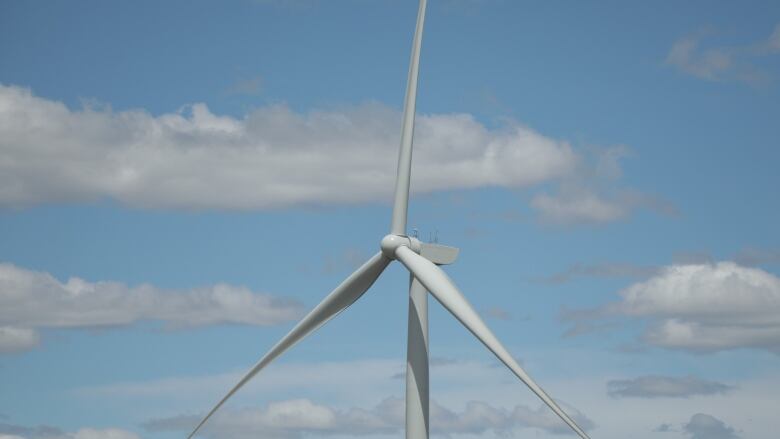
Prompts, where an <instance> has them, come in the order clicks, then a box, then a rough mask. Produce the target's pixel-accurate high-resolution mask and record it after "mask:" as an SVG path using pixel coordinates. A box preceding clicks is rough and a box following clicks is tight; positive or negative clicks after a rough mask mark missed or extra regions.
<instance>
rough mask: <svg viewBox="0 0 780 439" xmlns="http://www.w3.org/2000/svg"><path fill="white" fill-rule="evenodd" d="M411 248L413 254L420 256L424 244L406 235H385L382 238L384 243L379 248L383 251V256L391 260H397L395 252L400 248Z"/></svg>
mask: <svg viewBox="0 0 780 439" xmlns="http://www.w3.org/2000/svg"><path fill="white" fill-rule="evenodd" d="M401 246H404V247H409V248H410V249H411V250H412V251H413V252H415V253H417V254H420V250H421V249H422V243H420V241H419V240H418V239H417V238H412V237H409V236H404V235H385V237H384V238H382V242H381V243H380V244H379V247H380V248H381V249H382V254H383V255H385V257H387V258H389V259H395V250H396V249H397V248H398V247H401Z"/></svg>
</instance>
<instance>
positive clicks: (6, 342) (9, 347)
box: [0, 326, 41, 354]
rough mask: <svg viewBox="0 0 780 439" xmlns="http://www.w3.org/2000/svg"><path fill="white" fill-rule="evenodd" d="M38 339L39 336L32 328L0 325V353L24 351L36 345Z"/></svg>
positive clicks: (38, 341) (39, 339)
mask: <svg viewBox="0 0 780 439" xmlns="http://www.w3.org/2000/svg"><path fill="white" fill-rule="evenodd" d="M40 341H41V338H40V336H39V335H38V333H37V332H35V331H34V330H32V329H29V328H15V327H13V326H0V354H3V353H8V352H20V351H26V350H29V349H32V348H34V347H35V346H38V343H40Z"/></svg>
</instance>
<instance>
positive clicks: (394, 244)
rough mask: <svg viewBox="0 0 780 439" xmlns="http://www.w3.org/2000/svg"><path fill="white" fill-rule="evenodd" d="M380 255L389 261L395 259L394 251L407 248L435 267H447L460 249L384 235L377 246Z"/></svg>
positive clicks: (402, 236)
mask: <svg viewBox="0 0 780 439" xmlns="http://www.w3.org/2000/svg"><path fill="white" fill-rule="evenodd" d="M379 247H380V248H381V249H382V254H383V255H384V256H385V257H386V258H388V259H391V260H395V259H396V255H395V253H396V250H398V247H408V248H409V249H410V250H412V251H413V252H415V253H417V254H418V255H420V256H422V257H424V258H425V259H427V260H429V261H431V262H433V263H434V264H436V265H449V264H452V263H453V262H455V259H457V258H458V254H459V253H460V249H459V248H457V247H450V246H448V245H441V244H438V243H433V242H422V241H420V240H419V239H417V238H415V237H412V236H406V235H394V234H389V235H385V237H384V238H382V242H381V243H380V244H379Z"/></svg>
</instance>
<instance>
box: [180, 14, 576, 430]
mask: <svg viewBox="0 0 780 439" xmlns="http://www.w3.org/2000/svg"><path fill="white" fill-rule="evenodd" d="M425 6H426V0H420V7H419V10H418V13H417V26H416V29H415V33H414V42H413V44H412V57H411V64H410V66H409V77H408V82H407V89H406V98H405V100H404V115H403V126H402V129H401V147H400V151H399V153H398V174H397V177H396V183H395V201H394V203H393V216H392V223H391V227H390V234H388V235H385V236H384V237H383V238H382V240H381V243H380V248H381V251H380V252H378V253H377V254H375V255H374V256H373V257H372V258H371V259H369V260H368V261H367V262H366V263H365V264H363V266H361V267H360V268H358V269H357V271H355V272H354V273H352V274H351V275H350V276H349V277H348V278H347V279H346V280H345V281H344V282H342V283H341V285H339V286H338V287H336V289H335V290H333V291H332V292H331V293H330V294H329V295H328V296H327V297H326V298H325V299H324V300H323V301H322V302H321V303H320V304H319V305H317V306H316V307H315V308H314V309H313V310H312V311H311V312H309V314H307V315H306V316H305V317H304V318H303V319H302V320H301V321H300V322H298V324H297V325H296V326H295V327H294V328H293V329H292V330H291V331H290V332H289V333H288V334H287V335H285V336H284V338H282V339H281V340H280V341H279V342H278V343H277V344H276V345H275V346H274V347H272V348H271V350H269V351H268V352H267V353H266V354H265V356H263V357H262V358H261V359H260V361H258V362H257V364H255V365H254V366H253V367H252V369H250V370H249V372H247V374H246V375H244V377H243V378H241V380H240V381H239V382H238V384H236V385H235V386H233V388H232V389H230V391H229V392H228V393H227V395H225V396H224V397H223V398H222V399H221V400H220V401H219V402H218V403H217V405H215V406H214V408H212V409H211V411H210V412H209V413H208V414H207V415H206V416H205V417H204V418H203V420H201V421H200V423H199V424H198V425H197V426H196V427H195V429H194V430H193V431H192V433H190V435H189V436H188V439H191V438H192V437H193V436H194V435H195V434H196V433H197V432H198V430H200V428H201V427H202V426H203V424H204V423H206V421H207V420H208V419H209V418H210V417H211V416H212V415H213V414H214V413H215V412H216V411H217V410H218V409H219V408H220V407H222V405H223V404H224V403H225V401H227V400H228V399H229V398H230V397H231V396H233V394H234V393H236V392H237V391H238V389H240V388H241V387H243V386H244V384H246V383H247V382H248V381H249V380H250V379H252V378H253V377H254V376H255V375H256V374H257V373H258V372H260V371H261V370H262V369H263V368H264V367H265V366H267V365H268V364H269V363H271V362H272V361H273V360H275V359H276V358H277V357H279V356H280V355H281V354H282V353H284V352H285V351H286V350H287V349H289V348H291V347H292V346H293V345H295V344H296V343H298V342H299V341H301V340H302V339H304V338H305V337H306V336H308V335H309V334H311V333H312V332H314V331H315V330H317V329H318V328H319V327H320V326H322V325H324V324H325V323H326V322H327V321H328V320H330V319H331V318H333V317H335V316H336V315H338V314H339V313H340V312H341V311H343V310H345V309H346V308H348V307H349V306H350V305H352V303H353V302H355V301H356V300H357V299H359V298H360V296H362V295H363V294H364V293H365V292H366V291H367V290H368V289H369V288H370V287H371V285H373V283H374V281H376V279H377V278H378V277H379V275H380V274H382V272H383V271H384V270H385V268H386V267H387V266H388V265H389V264H390V263H391V262H392V261H394V260H397V261H400V262H401V263H402V264H403V265H404V266H405V267H406V268H407V269H408V270H409V272H410V287H409V327H408V331H409V332H408V339H407V343H408V345H407V363H406V437H407V439H427V438H428V432H429V423H428V420H429V418H428V401H429V398H428V296H427V291H430V293H431V294H432V295H433V297H435V298H436V300H438V301H439V303H441V304H442V305H443V306H444V307H445V308H446V309H447V310H448V311H449V312H450V313H452V315H454V316H455V318H456V319H458V320H459V321H460V322H461V323H462V324H463V326H465V327H466V328H467V329H468V330H469V331H471V333H472V334H474V336H475V337H477V339H479V341H481V342H482V343H483V344H484V345H485V346H486V347H487V348H488V349H489V350H490V351H491V352H493V354H495V355H496V357H498V359H499V360H501V362H503V363H504V364H505V365H506V366H507V367H508V368H509V369H510V370H511V371H512V372H513V373H514V374H515V375H516V376H517V377H518V378H519V379H520V381H522V382H523V383H525V385H526V386H528V388H529V389H531V391H532V392H534V393H535V394H536V396H538V397H539V398H541V400H542V401H544V403H545V404H547V406H548V407H550V409H552V411H553V412H555V413H556V414H557V415H558V416H559V417H560V418H561V419H562V420H563V421H564V422H565V423H566V424H568V425H569V427H571V428H572V429H573V430H574V431H575V432H576V433H577V434H578V435H579V436H580V437H581V438H582V439H589V438H588V435H587V434H585V432H584V431H583V430H582V429H581V428H580V427H579V426H578V425H577V424H576V423H575V422H574V421H573V420H572V419H571V418H570V417H569V416H568V415H567V414H566V413H565V412H564V411H563V410H561V408H560V407H559V406H558V404H556V403H555V401H553V400H552V398H550V397H549V396H548V395H547V393H545V391H544V390H542V388H541V387H539V385H538V384H536V382H535V381H534V380H533V379H531V377H530V376H528V374H527V373H526V372H525V371H524V370H523V369H522V368H521V367H520V365H519V364H517V361H515V359H514V358H513V357H512V355H510V354H509V352H508V351H507V350H506V349H505V348H504V346H503V345H501V343H500V342H499V341H498V339H497V338H496V336H495V335H493V333H492V332H491V331H490V329H488V327H487V326H486V325H485V323H484V322H483V321H482V319H481V318H480V317H479V315H478V314H477V313H476V312H475V311H474V308H472V307H471V305H470V304H469V302H468V301H467V300H466V298H465V297H463V294H462V293H461V292H460V291H459V290H458V288H457V287H456V286H455V284H454V283H453V282H452V280H450V278H449V277H448V276H447V275H446V274H445V273H444V271H442V270H441V269H440V268H439V267H438V265H446V264H451V263H452V262H454V261H455V258H456V257H457V255H458V249H457V248H454V247H448V246H444V245H438V244H432V243H424V242H420V241H419V240H418V239H416V238H415V237H411V236H408V235H407V234H406V219H407V208H408V204H409V177H410V175H411V165H412V137H413V133H414V111H415V101H416V99H417V76H418V75H417V73H418V70H419V64H420V45H421V42H422V32H423V24H424V22H425Z"/></svg>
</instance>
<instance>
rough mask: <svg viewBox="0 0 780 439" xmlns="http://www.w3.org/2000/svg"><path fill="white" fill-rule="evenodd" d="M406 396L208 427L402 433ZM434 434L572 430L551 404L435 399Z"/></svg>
mask: <svg viewBox="0 0 780 439" xmlns="http://www.w3.org/2000/svg"><path fill="white" fill-rule="evenodd" d="M564 407H565V409H566V411H567V412H568V413H570V414H571V415H572V417H573V418H574V420H575V421H576V422H577V423H578V424H579V425H580V426H581V427H583V428H585V429H586V430H589V429H592V428H593V422H592V421H591V420H590V419H588V418H587V417H585V416H584V415H583V414H582V413H580V412H579V411H577V410H576V409H573V408H571V407H568V406H566V405H565V404H564ZM404 416H405V412H404V400H402V399H400V398H387V399H385V400H384V401H382V402H380V403H379V404H378V405H376V406H375V407H373V408H371V409H359V408H350V409H343V410H342V409H337V408H334V407H329V406H326V405H322V404H317V403H314V402H312V401H310V400H308V399H296V400H287V401H279V402H273V403H270V404H268V405H267V406H265V407H262V408H250V409H242V410H233V411H230V410H227V411H225V412H223V413H220V414H217V415H215V417H214V418H213V420H212V421H210V422H209V423H208V424H206V425H205V426H204V429H203V434H204V435H205V436H207V437H213V438H217V437H219V438H224V437H229V438H233V439H243V438H250V437H257V435H258V434H260V435H262V436H263V437H268V438H275V439H276V438H278V439H297V438H301V437H304V436H306V435H309V434H314V435H319V436H330V435H349V436H367V435H381V434H398V433H400V432H401V431H402V429H403V426H404ZM430 417H431V433H432V434H440V435H450V434H482V433H485V432H488V431H495V432H497V433H508V432H510V431H513V430H516V429H523V428H537V429H541V430H544V431H547V432H550V433H555V434H567V433H569V432H570V431H571V429H570V428H569V427H568V426H567V425H566V424H564V423H563V421H561V420H559V419H558V417H557V416H556V415H555V414H554V413H552V411H550V410H549V409H547V407H544V406H542V407H539V408H538V409H530V408H528V407H525V406H522V405H519V406H517V407H515V408H514V409H513V410H506V409H502V408H495V407H493V406H491V405H489V404H487V403H484V402H479V401H472V402H469V403H467V404H466V407H465V408H464V409H463V410H462V411H460V412H456V411H452V410H449V409H447V408H444V407H442V406H441V405H439V404H437V403H436V402H434V401H432V402H431V408H430ZM199 420H200V417H199V416H176V417H171V418H164V419H156V420H152V421H149V422H148V423H146V424H145V428H146V429H147V430H149V431H150V432H161V431H188V430H191V429H192V428H194V426H195V425H197V423H198V421H199Z"/></svg>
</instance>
